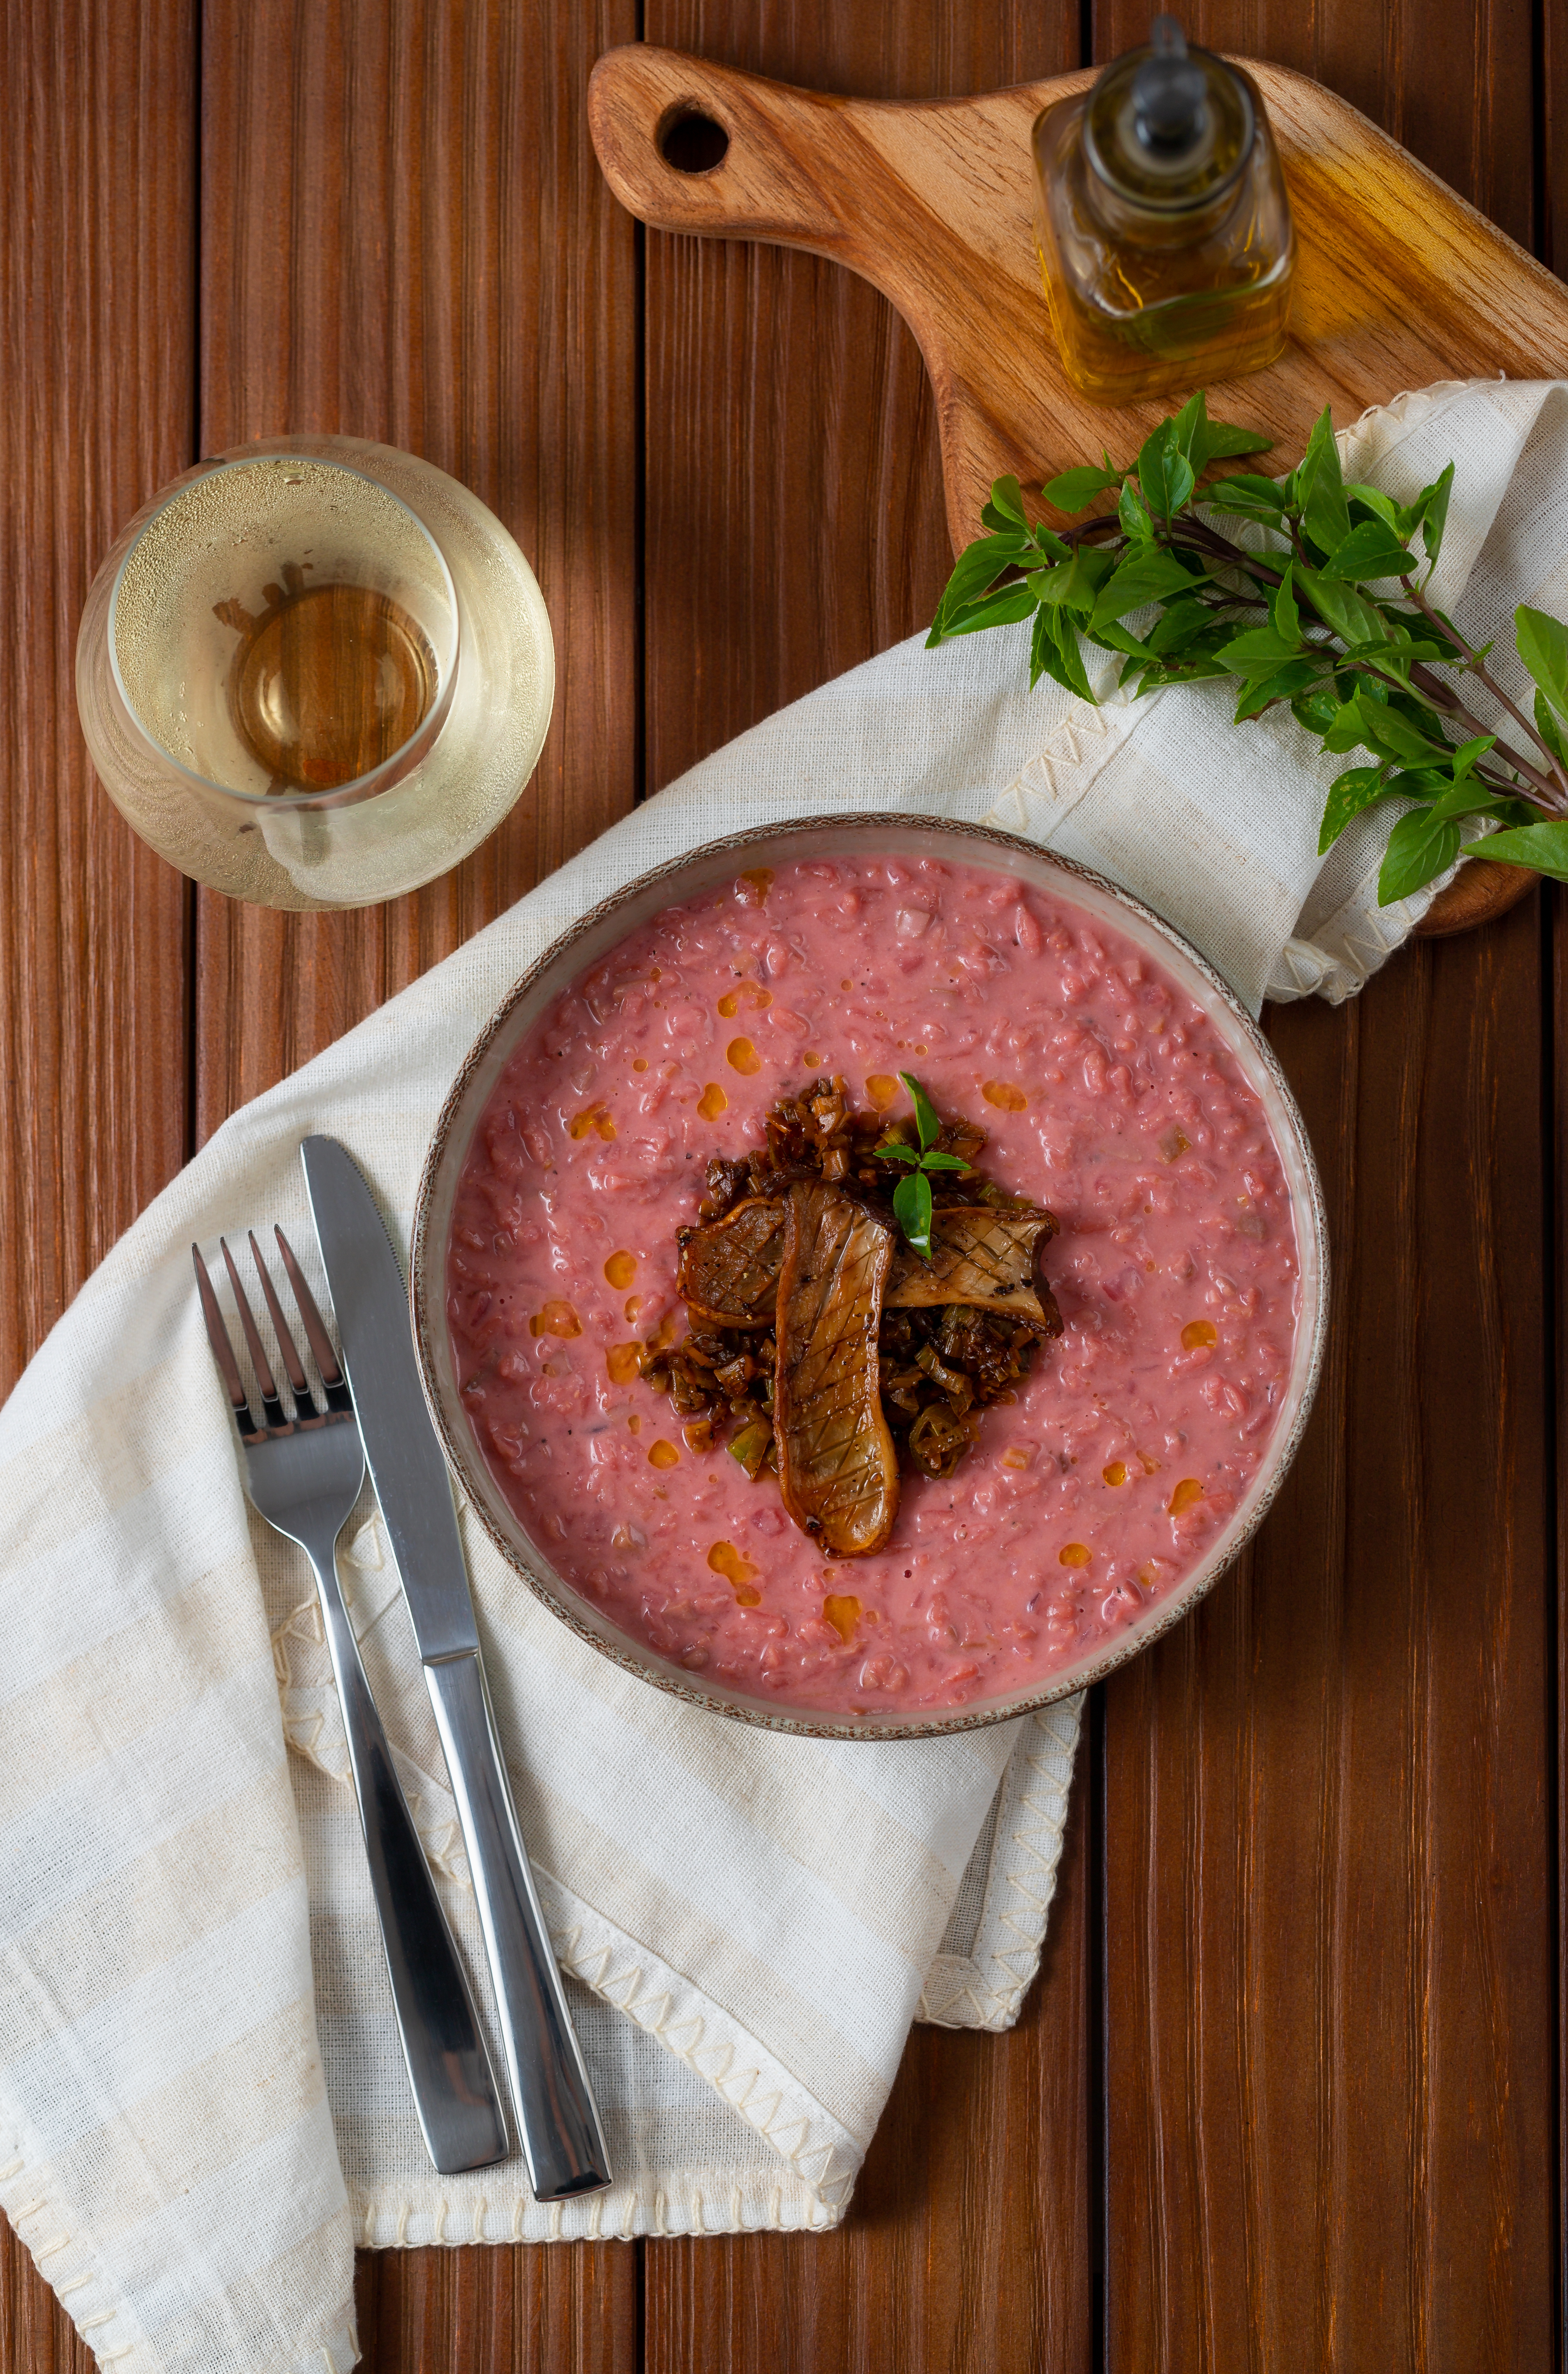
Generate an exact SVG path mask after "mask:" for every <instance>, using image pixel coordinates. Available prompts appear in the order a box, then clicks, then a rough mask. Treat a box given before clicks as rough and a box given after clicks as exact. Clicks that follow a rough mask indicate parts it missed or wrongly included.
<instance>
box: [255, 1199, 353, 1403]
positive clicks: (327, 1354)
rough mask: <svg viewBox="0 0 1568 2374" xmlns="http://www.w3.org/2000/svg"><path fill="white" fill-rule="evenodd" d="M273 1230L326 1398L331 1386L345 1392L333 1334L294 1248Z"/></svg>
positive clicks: (280, 1234)
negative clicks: (319, 1308) (325, 1391)
mask: <svg viewBox="0 0 1568 2374" xmlns="http://www.w3.org/2000/svg"><path fill="white" fill-rule="evenodd" d="M273 1234H274V1236H275V1238H276V1239H277V1249H278V1252H279V1253H280V1254H281V1255H282V1258H283V1266H284V1271H285V1274H286V1275H287V1279H288V1283H289V1285H290V1286H291V1287H293V1289H294V1299H295V1301H296V1302H297V1303H298V1305H299V1316H300V1318H301V1319H302V1320H303V1321H304V1322H305V1334H306V1338H307V1340H308V1342H309V1344H310V1349H311V1351H312V1352H313V1353H314V1354H315V1356H316V1366H317V1367H318V1368H319V1369H320V1370H321V1372H322V1383H323V1384H324V1385H325V1386H326V1388H327V1391H328V1396H329V1398H330V1397H331V1394H332V1392H333V1389H334V1388H336V1389H338V1390H339V1391H342V1392H345V1393H346V1391H347V1388H346V1386H345V1384H344V1381H343V1370H342V1369H340V1368H339V1367H338V1365H337V1354H336V1353H335V1352H334V1351H333V1347H332V1337H331V1336H330V1335H329V1334H327V1331H326V1323H325V1322H324V1321H323V1319H322V1314H321V1312H320V1311H319V1310H317V1308H316V1298H315V1296H314V1295H313V1294H312V1293H311V1291H310V1287H309V1285H308V1284H307V1282H306V1278H305V1273H304V1271H303V1270H302V1269H301V1268H300V1266H299V1264H298V1262H297V1261H296V1260H295V1258H294V1248H293V1246H292V1245H291V1244H290V1243H289V1241H288V1239H287V1237H286V1236H285V1235H284V1233H283V1230H282V1229H281V1228H274V1229H273Z"/></svg>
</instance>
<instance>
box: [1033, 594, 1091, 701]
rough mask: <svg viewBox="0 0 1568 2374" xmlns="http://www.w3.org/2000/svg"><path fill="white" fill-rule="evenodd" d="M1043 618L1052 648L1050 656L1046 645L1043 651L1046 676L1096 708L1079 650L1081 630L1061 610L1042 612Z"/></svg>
mask: <svg viewBox="0 0 1568 2374" xmlns="http://www.w3.org/2000/svg"><path fill="white" fill-rule="evenodd" d="M1040 616H1041V617H1042V618H1043V619H1044V620H1045V623H1046V632H1047V637H1048V639H1049V646H1050V647H1049V650H1048V652H1047V647H1046V644H1045V643H1044V642H1042V644H1041V647H1040V648H1041V661H1042V664H1043V665H1044V667H1045V671H1046V674H1047V676H1054V677H1055V679H1056V681H1057V683H1058V684H1059V685H1063V686H1065V687H1066V688H1067V690H1068V691H1069V692H1075V693H1076V694H1077V695H1078V698H1079V699H1080V700H1087V701H1089V702H1091V703H1094V706H1095V707H1097V706H1098V703H1097V702H1096V701H1095V700H1094V688H1093V687H1092V686H1091V684H1090V682H1089V678H1088V675H1087V673H1086V671H1085V669H1084V666H1083V654H1082V652H1081V651H1080V650H1079V648H1078V629H1077V627H1076V626H1075V625H1074V623H1073V619H1072V616H1071V612H1070V611H1068V610H1065V609H1063V608H1061V607H1058V608H1056V609H1054V610H1042V612H1041V613H1040Z"/></svg>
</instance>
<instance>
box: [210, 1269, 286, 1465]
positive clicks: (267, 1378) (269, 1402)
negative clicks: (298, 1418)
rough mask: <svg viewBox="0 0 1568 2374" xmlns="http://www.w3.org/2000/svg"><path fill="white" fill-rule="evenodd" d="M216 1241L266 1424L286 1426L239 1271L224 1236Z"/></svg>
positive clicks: (279, 1399) (259, 1332)
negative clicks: (226, 1274) (259, 1391)
mask: <svg viewBox="0 0 1568 2374" xmlns="http://www.w3.org/2000/svg"><path fill="white" fill-rule="evenodd" d="M217 1242H218V1250H219V1252H221V1253H222V1255H223V1258H224V1261H225V1263H227V1265H228V1283H229V1285H230V1286H231V1287H233V1288H234V1302H235V1308H236V1309H237V1310H238V1311H239V1313H240V1327H241V1329H242V1330H243V1332H244V1336H245V1342H246V1344H247V1346H249V1349H250V1354H251V1359H252V1365H253V1367H254V1369H255V1371H256V1382H257V1384H258V1385H259V1386H260V1388H261V1394H262V1409H263V1413H264V1415H265V1416H266V1421H267V1424H268V1425H269V1426H287V1423H288V1420H287V1417H285V1416H284V1414H283V1400H282V1396H281V1395H280V1394H279V1393H278V1390H277V1386H276V1384H275V1382H274V1380H273V1372H272V1369H271V1366H270V1365H269V1363H268V1360H267V1356H266V1354H265V1352H264V1351H263V1349H262V1337H261V1330H260V1329H259V1328H258V1327H257V1325H256V1321H255V1315H254V1313H253V1312H252V1309H251V1305H250V1303H249V1301H248V1300H247V1299H246V1295H245V1289H244V1287H242V1286H241V1285H240V1273H239V1271H238V1270H237V1269H236V1268H235V1266H234V1255H233V1254H232V1253H231V1252H229V1250H228V1243H227V1241H226V1240H225V1239H224V1238H222V1237H219V1239H218V1240H217Z"/></svg>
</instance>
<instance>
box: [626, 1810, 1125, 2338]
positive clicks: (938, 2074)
mask: <svg viewBox="0 0 1568 2374" xmlns="http://www.w3.org/2000/svg"><path fill="white" fill-rule="evenodd" d="M1086 1810H1087V1791H1086V1790H1085V1789H1083V1788H1082V1786H1081V1787H1080V1788H1079V1789H1078V1791H1077V1792H1076V1794H1075V1797H1074V1803H1073V1811H1072V1814H1071V1818H1070V1822H1069V1829H1068V1837H1067V1842H1066V1845H1065V1848H1064V1850H1063V1854H1062V1861H1061V1867H1060V1876H1059V1887H1058V1895H1057V1900H1056V1902H1055V1904H1054V1905H1053V1907H1052V1909H1051V1926H1050V1934H1049V1937H1048V1939H1047V1948H1046V1955H1045V1961H1044V1965H1043V1969H1042V1973H1041V1977H1040V1979H1039V1980H1038V1981H1037V1983H1036V1986H1035V1987H1034V1988H1033V1989H1032V1990H1031V1992H1030V1993H1029V1995H1028V1996H1027V1998H1026V1999H1025V2003H1024V2012H1023V2016H1022V2017H1021V2019H1020V2020H1019V2023H1018V2026H1017V2027H1015V2028H1013V2029H1012V2030H1011V2031H1010V2032H1009V2033H1008V2034H1006V2035H1004V2036H977V2035H965V2034H962V2033H954V2031H953V2030H952V2029H945V2028H930V2027H923V2028H917V2029H916V2030H915V2031H914V2034H913V2036H912V2037H911V2039H910V2041H909V2046H908V2050H907V2052H906V2054H905V2057H904V2065H903V2067H902V2068H901V2070H900V2071H899V2074H898V2080H897V2083H896V2085H895V2086H894V2089H893V2092H892V2095H891V2096H890V2098H889V2099H888V2104H887V2108H886V2110H884V2111H883V2118H882V2123H881V2125H880V2126H879V2128H878V2129H877V2133H876V2137H875V2140H874V2142H873V2143H872V2148H871V2151H870V2153H869V2155H868V2156H867V2159H866V2163H865V2167H864V2168H863V2170H862V2171H861V2175H860V2182H859V2184H858V2185H857V2187H856V2190H855V2198H854V2203H853V2205H852V2207H851V2209H850V2212H849V2215H848V2220H847V2222H846V2223H845V2224H844V2225H843V2226H842V2227H839V2228H838V2229H837V2232H835V2233H833V2234H828V2235H822V2236H810V2235H788V2236H786V2235H778V2234H754V2235H747V2236H744V2237H742V2238H739V2239H733V2240H709V2241H701V2242H698V2241H691V2240H683V2241H676V2242H659V2243H649V2244H647V2245H646V2246H645V2249H646V2264H647V2276H648V2283H647V2358H646V2363H647V2366H648V2368H649V2369H650V2374H652V2369H663V2368H669V2369H671V2374H673V2370H674V2369H676V2368H679V2369H681V2374H687V2369H689V2368H697V2367H702V2368H707V2367H715V2368H717V2367H725V2368H736V2369H741V2368H745V2369H748V2374H750V2369H754V2368H755V2369H756V2374H763V2369H766V2374H827V2369H829V2368H831V2369H832V2374H927V2369H930V2374H935V2369H937V2368H942V2374H1024V2369H1026V2368H1027V2369H1033V2368H1042V2369H1045V2368H1048V2369H1050V2374H1077V2369H1079V2368H1084V2369H1087V2368H1089V2367H1090V2366H1091V2364H1092V2363H1093V2362H1094V2360H1093V2356H1092V2325H1093V2313H1092V2301H1091V2282H1090V2218H1091V2204H1090V2155H1089V2153H1088V2151H1087V2149H1086V2136H1087V2132H1088V2118H1089V2079H1090V2066H1089V2063H1090V2055H1089V2049H1088V2039H1089V2033H1090V2019H1089V2005H1088V2003H1087V2000H1086V1992H1085V1956H1084V1953H1083V1937H1084V1930H1085V1924H1086V1913H1087V1907H1086V1903H1085V1882H1086V1880H1087V1877H1088V1870H1089V1856H1088V1851H1087V1848H1088V1839H1087V1835H1086V1833H1087V1823H1086V1820H1085V1814H1086Z"/></svg>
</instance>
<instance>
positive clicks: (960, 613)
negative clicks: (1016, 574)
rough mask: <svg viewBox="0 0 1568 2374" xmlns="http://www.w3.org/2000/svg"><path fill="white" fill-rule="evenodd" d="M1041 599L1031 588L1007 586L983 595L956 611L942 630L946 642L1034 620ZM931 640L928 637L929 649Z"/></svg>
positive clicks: (943, 639)
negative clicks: (986, 629) (991, 628)
mask: <svg viewBox="0 0 1568 2374" xmlns="http://www.w3.org/2000/svg"><path fill="white" fill-rule="evenodd" d="M1036 599H1037V597H1036V595H1035V594H1033V593H1031V592H1030V591H1029V588H1028V587H1027V585H1003V586H1001V587H1000V589H999V591H998V592H996V593H985V594H982V595H981V597H980V599H979V600H978V601H977V602H969V603H966V604H965V606H964V608H963V609H962V610H956V611H954V614H953V616H952V617H950V618H949V619H948V621H947V624H946V626H945V627H944V628H943V629H942V641H947V640H948V639H949V638H950V637H952V636H954V635H973V634H977V633H978V632H979V630H980V629H981V628H982V627H1012V626H1016V625H1017V623H1018V621H1019V620H1020V619H1021V618H1032V617H1034V615H1035V610H1036ZM927 643H928V646H929V643H930V637H929V636H928V637H927Z"/></svg>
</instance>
